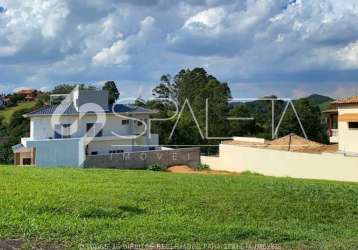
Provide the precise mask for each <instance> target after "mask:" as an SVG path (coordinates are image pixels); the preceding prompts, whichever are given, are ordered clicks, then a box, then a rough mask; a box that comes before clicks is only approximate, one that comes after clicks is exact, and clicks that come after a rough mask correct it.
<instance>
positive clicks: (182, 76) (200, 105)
mask: <svg viewBox="0 0 358 250" xmlns="http://www.w3.org/2000/svg"><path fill="white" fill-rule="evenodd" d="M75 86H76V85H74V84H73V85H71V84H61V85H58V86H56V87H55V88H54V89H53V90H52V91H50V92H48V93H44V94H43V95H41V96H39V98H38V100H37V104H36V106H35V107H34V108H32V109H31V110H29V109H22V110H18V111H16V112H14V113H13V115H12V117H11V119H10V122H9V123H5V122H4V119H3V118H2V117H1V116H0V138H7V139H6V140H5V141H4V142H3V143H1V144H0V161H1V162H2V163H11V162H12V160H13V159H12V157H13V156H12V152H11V146H13V145H15V144H18V143H19V142H20V138H21V137H26V136H28V133H29V129H30V128H29V121H28V120H27V119H25V118H23V114H25V113H28V112H30V111H32V110H34V109H36V108H39V107H41V106H43V105H46V104H48V103H49V98H50V94H66V93H70V92H71V91H72V90H73V88H74V87H75ZM80 89H95V87H94V86H92V85H87V84H80ZM103 89H106V90H108V91H109V103H110V104H112V103H114V102H115V101H116V100H117V99H118V98H119V91H118V89H117V87H116V84H115V82H113V81H109V82H106V84H105V85H104V87H103ZM152 94H153V97H154V98H153V99H151V100H141V99H138V100H137V101H136V104H137V105H139V106H142V107H146V108H150V109H154V110H156V111H157V113H156V114H155V118H160V119H163V120H162V121H160V122H159V121H157V122H153V124H152V132H153V133H158V134H159V138H160V144H162V145H201V149H202V152H203V153H208V154H215V153H217V150H218V148H217V145H218V144H219V143H220V141H221V139H215V137H220V138H221V137H231V136H255V137H262V138H266V139H271V136H272V125H271V124H272V118H271V117H272V114H271V113H272V112H271V111H272V102H271V100H272V99H277V97H276V96H269V97H266V98H267V99H269V100H266V101H265V100H258V101H250V102H235V103H232V102H231V98H232V94H231V90H230V87H229V85H228V84H227V83H226V82H221V81H220V80H218V79H217V78H216V77H214V76H212V75H210V74H208V72H206V70H205V69H203V68H194V69H183V70H181V71H179V72H178V73H177V74H176V75H175V76H171V75H163V76H162V77H161V78H160V82H159V83H158V85H157V86H156V87H155V88H154V89H153V91H152ZM167 99H170V100H173V101H168V100H167ZM207 100H208V101H207ZM175 103H176V104H178V107H176V105H175ZM293 104H294V106H295V108H296V110H297V113H298V114H299V117H300V120H301V122H302V125H303V126H304V128H305V131H306V133H307V136H308V138H309V139H311V140H314V141H317V142H321V143H327V142H328V136H327V133H326V126H325V123H324V122H323V119H322V114H321V110H320V108H319V107H318V105H317V104H316V103H312V102H310V101H309V100H307V99H305V98H303V99H299V100H295V101H294V102H293ZM285 105H286V102H285V101H282V100H279V99H277V100H275V102H274V110H275V114H276V115H275V121H274V123H275V125H277V124H278V123H279V120H280V118H281V115H282V112H283V110H284V108H285ZM177 108H178V109H179V114H180V117H179V115H178V114H177V115H176V116H174V115H175V114H176V109H177ZM180 111H182V112H180ZM170 117H171V118H172V119H168V118H170ZM230 117H231V118H238V117H240V118H250V117H252V118H253V119H241V120H237V119H227V118H230ZM173 128H174V129H173ZM289 133H296V134H297V135H301V136H302V135H303V134H302V131H301V128H300V126H299V123H298V121H297V117H296V116H295V113H294V112H293V110H292V108H289V109H288V110H287V113H286V114H285V116H284V117H283V119H282V123H281V126H280V129H279V130H278V134H277V136H278V137H281V136H285V135H287V134H289ZM207 136H209V137H214V138H209V139H208V138H207Z"/></svg>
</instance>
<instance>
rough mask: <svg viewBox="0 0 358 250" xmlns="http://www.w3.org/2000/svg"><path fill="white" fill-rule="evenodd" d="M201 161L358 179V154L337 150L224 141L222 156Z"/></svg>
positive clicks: (220, 166) (236, 167)
mask: <svg viewBox="0 0 358 250" xmlns="http://www.w3.org/2000/svg"><path fill="white" fill-rule="evenodd" d="M201 160H202V162H203V163H204V164H208V165H209V166H210V168H211V169H214V170H225V171H232V172H243V171H251V172H256V173H260V174H264V175H271V176H277V177H294V178H308V179H326V180H339V181H358V157H354V156H345V155H343V154H337V153H322V154H309V153H300V152H287V151H280V150H271V149H258V148H251V147H243V146H238V145H227V144H221V145H220V156H219V157H208V156H202V158H201Z"/></svg>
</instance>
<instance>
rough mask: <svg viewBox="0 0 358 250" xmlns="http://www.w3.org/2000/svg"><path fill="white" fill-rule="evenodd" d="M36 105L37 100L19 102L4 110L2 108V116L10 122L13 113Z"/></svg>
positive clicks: (0, 113)
mask: <svg viewBox="0 0 358 250" xmlns="http://www.w3.org/2000/svg"><path fill="white" fill-rule="evenodd" d="M35 105H36V101H33V102H19V103H18V104H17V105H16V106H14V107H9V108H5V109H4V110H0V116H3V117H4V120H5V122H6V123H9V122H10V119H11V116H12V114H13V113H14V112H15V111H17V110H20V109H27V108H28V109H30V108H33V107H34V106H35Z"/></svg>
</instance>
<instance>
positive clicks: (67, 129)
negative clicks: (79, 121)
mask: <svg viewBox="0 0 358 250" xmlns="http://www.w3.org/2000/svg"><path fill="white" fill-rule="evenodd" d="M62 129H63V130H62V137H63V138H71V124H63V125H62Z"/></svg>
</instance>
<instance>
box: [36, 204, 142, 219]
mask: <svg viewBox="0 0 358 250" xmlns="http://www.w3.org/2000/svg"><path fill="white" fill-rule="evenodd" d="M36 212H37V213H38V214H44V213H47V214H53V215H55V214H58V215H59V214H68V213H71V214H73V213H75V214H77V215H78V217H79V218H86V219H90V218H126V217H131V216H135V215H139V214H143V213H144V212H145V210H144V209H141V208H138V207H133V206H118V207H101V206H93V205H90V206H86V207H82V208H80V209H79V210H77V211H76V209H73V208H70V207H65V206H63V207H61V206H59V207H55V206H49V205H43V206H40V207H38V208H37V209H36Z"/></svg>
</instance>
